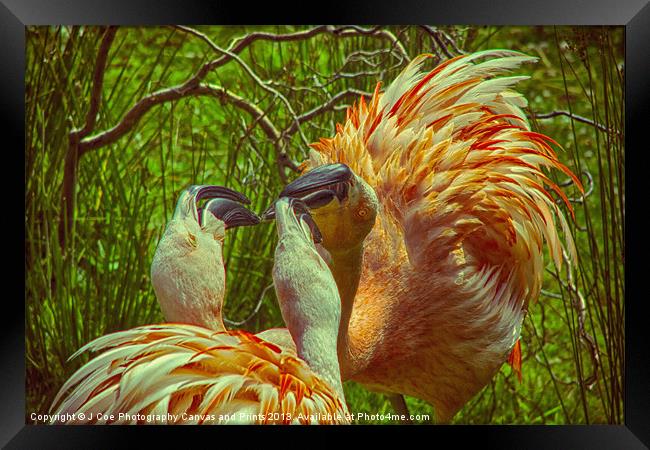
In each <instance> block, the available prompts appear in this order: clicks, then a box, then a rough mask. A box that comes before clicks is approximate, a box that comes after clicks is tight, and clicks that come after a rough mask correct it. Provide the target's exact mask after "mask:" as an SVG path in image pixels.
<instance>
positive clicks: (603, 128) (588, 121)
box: [532, 111, 621, 135]
mask: <svg viewBox="0 0 650 450" xmlns="http://www.w3.org/2000/svg"><path fill="white" fill-rule="evenodd" d="M557 116H566V117H569V118H570V119H573V120H575V121H576V122H582V123H585V124H587V125H591V126H592V127H595V128H597V129H598V130H600V131H603V132H605V133H614V134H619V135H620V134H621V132H620V131H618V130H615V129H613V128H612V129H608V128H607V127H606V126H605V125H602V124H600V123H597V122H595V121H593V120H591V119H587V118H586V117H582V116H579V115H578V114H574V113H571V112H569V111H551V112H548V113H543V114H536V113H532V117H533V118H535V119H552V118H553V117H557Z"/></svg>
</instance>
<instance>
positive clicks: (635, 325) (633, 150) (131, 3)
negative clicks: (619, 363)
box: [0, 0, 650, 449]
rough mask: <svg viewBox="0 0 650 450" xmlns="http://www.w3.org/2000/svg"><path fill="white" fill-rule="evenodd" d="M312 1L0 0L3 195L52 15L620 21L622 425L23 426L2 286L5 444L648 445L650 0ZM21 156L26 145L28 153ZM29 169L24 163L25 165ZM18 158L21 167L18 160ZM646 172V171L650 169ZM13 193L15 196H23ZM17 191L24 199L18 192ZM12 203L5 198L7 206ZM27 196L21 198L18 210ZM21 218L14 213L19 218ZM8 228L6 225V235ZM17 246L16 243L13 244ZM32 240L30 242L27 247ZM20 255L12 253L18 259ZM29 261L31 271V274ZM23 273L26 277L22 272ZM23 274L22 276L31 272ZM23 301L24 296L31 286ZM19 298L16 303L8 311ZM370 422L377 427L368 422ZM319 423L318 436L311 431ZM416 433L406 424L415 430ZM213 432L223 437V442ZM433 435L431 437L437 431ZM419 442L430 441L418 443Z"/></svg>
mask: <svg viewBox="0 0 650 450" xmlns="http://www.w3.org/2000/svg"><path fill="white" fill-rule="evenodd" d="M304 8H305V5H302V6H289V5H279V4H278V3H277V2H273V3H270V4H266V5H265V4H256V5H255V6H252V4H237V3H236V2H223V1H197V0H184V1H181V2H178V1H177V2H174V1H171V0H164V1H157V2H146V1H143V0H126V1H99V0H86V1H82V0H68V1H65V2H47V1H45V0H2V4H0V48H1V49H2V59H1V61H2V63H3V64H2V65H3V67H2V70H1V71H0V80H1V81H0V90H1V91H2V102H0V110H1V111H2V114H3V115H2V121H1V122H0V123H2V124H4V125H5V131H4V133H3V137H4V139H3V143H4V144H5V145H4V148H5V155H6V157H7V156H9V157H10V158H11V159H15V161H14V162H15V164H16V169H15V170H11V169H9V170H6V171H5V173H6V176H5V177H3V178H4V179H5V183H6V186H5V189H6V190H5V195H4V196H3V197H4V198H6V200H11V198H9V197H12V196H15V195H14V193H15V191H16V186H18V185H19V183H20V182H21V181H22V183H23V187H24V186H25V180H24V176H23V178H22V180H21V173H22V174H24V171H23V172H21V170H20V169H19V168H18V166H19V165H20V164H24V161H23V163H21V158H20V157H19V156H16V157H15V158H14V156H13V155H20V154H21V151H20V149H21V148H23V149H24V127H25V124H24V112H25V106H24V101H25V100H24V71H25V54H24V51H25V26H27V25H54V24H87V25H99V24H123V25H154V24H169V23H187V24H229V23H246V24H255V23H304V22H309V23H329V22H335V23H355V24H357V23H358V24H375V23H425V22H426V23H432V24H472V25H485V24H490V25H551V24H557V25H622V26H625V36H626V67H625V76H626V99H625V101H626V124H625V131H626V135H625V145H626V150H625V154H626V167H625V171H626V186H625V189H626V217H627V227H626V230H625V237H626V241H627V247H626V249H625V265H626V267H625V269H626V270H625V272H626V274H625V283H626V287H627V290H626V299H625V300H626V308H625V310H626V314H625V320H626V324H625V330H626V353H625V356H626V364H625V404H624V408H625V424H624V425H611V426H607V425H593V426H524V425H522V426H430V427H429V426H418V427H408V428H405V427H401V426H395V427H369V426H358V427H343V428H337V429H334V428H332V427H327V428H323V427H318V428H309V429H307V428H303V427H295V428H291V430H288V429H287V428H286V427H276V428H264V429H263V430H262V429H261V428H258V427H256V428H255V429H254V431H255V432H259V433H263V434H264V435H265V436H260V437H259V439H258V437H257V433H254V434H255V438H253V434H252V433H251V431H250V429H249V428H242V427H216V428H218V429H215V428H214V427H212V428H210V427H209V428H206V429H201V430H200V431H199V430H197V428H195V427H191V428H188V427H89V426H82V427H61V426H44V425H25V422H24V421H25V374H24V372H25V342H24V327H25V324H24V321H25V316H24V312H25V311H24V306H23V305H21V304H20V302H19V301H18V300H17V299H19V298H20V297H19V296H18V295H11V294H9V293H8V292H9V291H5V292H6V295H5V296H4V304H5V308H4V309H3V310H2V311H5V316H4V317H3V318H4V321H3V326H2V327H1V328H0V329H1V330H2V333H3V336H2V339H1V340H0V343H1V344H2V347H3V348H2V366H3V367H2V371H0V373H1V374H2V377H1V378H0V379H1V383H0V392H1V397H0V399H1V400H0V444H2V445H6V446H7V448H50V447H57V448H58V447H64V448H70V447H83V448H87V447H91V448H104V447H107V448H115V447H117V446H122V445H123V444H125V443H132V442H134V441H133V439H135V438H136V437H138V438H140V437H144V438H146V439H151V441H150V442H151V443H152V442H153V440H157V441H158V440H160V441H164V442H172V439H184V440H186V442H190V443H191V442H195V440H196V438H197V437H200V438H205V439H208V440H209V441H207V442H213V443H218V442H221V441H222V440H223V439H224V437H225V436H227V437H233V438H235V437H236V438H238V439H246V441H247V442H250V443H251V444H252V445H255V446H257V445H263V444H265V443H266V442H267V441H268V439H271V438H272V439H274V440H277V441H278V442H282V440H283V439H286V438H287V437H289V436H288V433H291V438H292V439H313V436H316V434H320V433H326V434H327V435H332V434H334V433H344V434H342V435H339V436H332V437H331V439H332V440H331V442H332V443H336V442H337V441H341V440H342V439H346V440H347V439H348V438H349V435H348V433H349V432H351V431H352V432H355V431H359V430H360V431H371V434H372V435H374V436H377V437H380V438H381V437H382V436H384V435H385V433H386V432H395V431H398V432H401V433H402V435H403V436H404V437H406V436H408V440H407V441H405V443H406V444H407V445H413V443H415V442H416V440H418V441H420V440H421V439H426V441H424V442H429V444H427V446H429V445H431V446H437V444H436V442H442V441H439V438H442V437H445V438H447V439H449V441H448V442H452V443H453V445H454V446H457V445H461V446H462V444H464V443H477V444H480V445H481V448H492V447H496V448H571V449H577V448H585V449H597V448H625V449H632V448H647V446H648V445H650V383H649V379H650V378H649V374H650V365H649V364H648V361H649V360H650V349H649V346H648V329H650V327H648V326H647V325H646V321H647V320H648V315H646V314H644V309H646V308H645V304H647V302H648V299H647V294H646V291H647V288H645V287H644V285H643V283H644V281H645V280H644V274H645V264H644V255H645V252H646V249H647V246H645V245H643V244H644V243H645V242H644V233H645V232H646V230H644V227H643V223H644V222H643V221H644V216H645V214H644V211H643V209H644V207H643V205H644V204H645V203H646V202H644V201H643V194H644V192H643V182H644V181H645V180H644V175H645V171H644V168H645V167H648V165H647V164H646V163H647V153H648V151H649V150H650V149H648V148H647V147H648V144H647V138H646V136H645V135H644V133H645V132H646V129H647V128H648V127H647V118H648V114H647V112H648V110H649V109H650V106H649V105H650V98H649V97H650V96H649V92H650V75H649V74H650V4H648V2H647V0H618V1H616V2H614V1H605V0H546V1H544V2H535V3H525V2H521V1H519V2H516V1H514V0H508V1H506V0H498V1H497V0H492V1H490V2H484V1H481V0H455V1H453V2H447V3H444V4H443V3H441V2H430V3H427V4H424V2H422V1H416V0H401V1H400V2H390V1H383V2H373V3H369V2H368V3H365V4H359V3H356V4H343V3H341V4H336V2H326V3H322V4H316V3H314V4H313V5H312V8H313V10H312V11H309V12H306V11H305V9H304ZM23 155H24V153H23ZM23 167H24V166H23ZM12 168H13V167H12ZM646 178H647V175H646ZM15 197H16V198H17V197H18V196H15ZM16 201H17V200H16ZM6 203H8V202H5V204H6ZM19 207H20V205H16V209H18V208H19ZM23 210H24V204H23ZM3 217H4V218H5V220H6V222H10V223H12V224H13V223H15V225H16V228H17V230H15V232H14V233H12V235H8V234H4V238H5V239H4V240H5V241H6V244H7V245H4V246H3V248H4V250H5V252H6V253H5V255H4V256H5V258H7V259H8V258H10V257H13V255H14V254H13V252H14V251H15V253H16V256H15V258H16V260H19V255H18V252H20V251H21V249H20V248H19V245H20V244H19V240H18V239H16V238H15V233H17V234H18V235H19V236H20V235H23V237H24V232H25V231H24V222H23V223H20V222H19V220H18V219H17V218H18V217H21V218H24V217H25V216H24V214H23V215H22V216H20V215H19V214H16V213H15V212H14V211H13V208H12V209H11V210H9V209H7V210H6V212H5V214H4V215H3ZM12 217H15V218H16V219H15V221H12V220H11V218H12ZM0 236H2V235H0ZM11 244H13V245H14V246H15V248H14V247H12V246H11ZM23 250H24V247H23ZM12 260H13V258H12ZM24 267H25V266H24V265H23V272H24ZM5 270H6V272H5V273H6V274H7V275H8V276H7V277H6V278H5V284H6V285H12V284H13V285H16V290H19V289H20V286H19V282H18V281H17V280H19V274H18V273H16V274H15V275H14V274H13V273H12V271H16V272H20V267H19V266H18V264H15V263H13V264H8V268H7V269H5ZM23 275H25V274H24V273H23ZM23 280H24V277H23ZM23 299H24V296H23ZM11 304H15V306H17V308H18V310H17V311H18V312H17V313H13V314H12V313H10V312H8V311H9V310H8V309H7V308H8V306H9V305H11ZM369 429H370V430H369ZM314 433H316V434H314ZM407 433H408V434H407ZM215 439H216V440H215ZM433 439H435V441H434V440H433ZM421 442H422V441H421Z"/></svg>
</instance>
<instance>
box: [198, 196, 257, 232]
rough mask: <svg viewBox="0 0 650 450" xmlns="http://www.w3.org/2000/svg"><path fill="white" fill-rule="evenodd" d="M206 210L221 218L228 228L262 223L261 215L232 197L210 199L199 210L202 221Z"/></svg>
mask: <svg viewBox="0 0 650 450" xmlns="http://www.w3.org/2000/svg"><path fill="white" fill-rule="evenodd" d="M244 198H245V197H244ZM247 200H248V199H247ZM206 212H210V213H212V215H213V216H215V217H216V218H217V219H219V220H221V221H222V222H223V223H224V224H225V225H226V229H228V228H235V227H244V226H247V225H257V224H258V223H260V217H259V216H258V215H257V214H255V213H254V212H253V211H251V210H249V209H248V208H246V207H244V206H243V205H242V204H241V203H239V202H238V201H234V200H232V199H231V198H213V199H212V200H209V201H208V202H207V203H206V204H205V206H204V207H203V208H201V209H200V210H199V216H200V217H201V222H203V214H205V213H206Z"/></svg>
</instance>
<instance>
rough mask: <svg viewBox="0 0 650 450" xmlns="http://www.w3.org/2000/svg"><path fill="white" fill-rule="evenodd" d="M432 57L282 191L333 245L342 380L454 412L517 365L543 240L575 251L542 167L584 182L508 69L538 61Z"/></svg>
mask: <svg viewBox="0 0 650 450" xmlns="http://www.w3.org/2000/svg"><path fill="white" fill-rule="evenodd" d="M430 56H431V55H421V56H418V57H416V58H415V59H414V60H413V61H412V62H411V63H410V64H409V65H408V66H407V67H406V68H405V69H404V70H403V71H402V72H401V74H399V76H398V77H397V78H396V79H395V80H394V81H393V82H392V83H391V84H390V85H389V86H388V88H387V89H386V90H385V92H383V93H382V92H380V84H378V85H377V87H376V89H375V92H374V94H373V96H372V98H371V99H370V100H369V101H368V102H366V101H365V100H364V98H363V97H361V99H360V101H359V103H358V104H357V103H355V104H354V105H353V106H352V107H351V108H349V109H348V111H347V119H346V122H345V123H344V124H343V125H340V124H337V127H336V134H335V135H334V137H333V138H326V139H321V140H320V141H319V142H318V143H315V144H312V149H311V150H310V155H309V158H308V159H307V160H306V161H305V162H304V163H303V164H302V169H303V173H304V174H303V175H302V176H301V177H299V178H298V179H296V180H295V181H294V182H292V183H290V184H289V185H287V186H286V187H285V188H284V190H283V191H282V192H281V193H280V196H291V197H297V198H303V199H304V200H305V202H306V203H307V205H308V206H310V207H311V208H312V216H313V219H314V221H315V222H316V224H317V226H318V228H319V229H320V231H321V233H322V239H323V242H322V245H323V246H324V248H325V249H326V250H327V251H328V252H329V254H330V255H331V260H330V267H331V269H332V273H333V275H334V278H335V280H336V283H337V285H338V287H339V292H340V294H341V301H342V304H343V311H342V317H343V319H342V321H341V324H342V326H341V329H340V335H339V361H340V364H341V371H342V378H343V379H344V380H348V379H351V380H354V381H357V382H359V383H361V384H362V385H364V386H366V387H367V388H369V389H371V390H376V391H380V392H384V393H387V394H389V395H393V396H395V395H410V396H413V397H416V398H419V399H423V400H425V401H427V402H428V403H430V404H431V405H433V408H434V416H435V419H436V421H437V422H439V423H445V422H449V421H450V420H451V418H452V417H453V416H454V415H455V413H456V412H457V411H458V410H459V409H460V408H461V407H462V406H463V405H464V404H465V403H466V402H467V401H469V400H470V399H471V398H472V397H473V396H474V395H476V394H477V393H478V392H479V391H480V390H481V389H482V388H483V387H484V386H485V385H486V384H487V383H488V382H489V381H490V380H491V379H492V377H493V376H494V375H495V374H496V372H497V371H498V370H499V368H500V367H501V366H502V364H503V363H504V362H506V360H508V361H509V362H510V363H511V364H512V366H513V369H514V370H515V371H516V372H517V373H518V374H519V375H520V374H521V352H520V345H519V337H520V334H521V326H522V321H523V319H524V317H525V315H526V313H527V310H528V306H529V303H530V302H531V301H535V300H536V299H537V298H538V296H539V293H540V289H541V282H542V272H543V267H544V261H543V249H544V242H546V244H547V245H548V248H549V254H550V256H551V258H552V260H553V262H554V263H555V264H556V265H557V266H558V267H559V266H561V264H562V254H563V251H566V252H567V253H568V254H569V255H570V258H571V259H572V260H573V261H575V258H576V257H575V253H576V252H575V246H574V243H573V239H572V236H571V232H570V230H569V226H568V224H567V221H566V219H565V216H564V214H563V212H562V211H561V209H560V207H559V206H558V204H557V203H556V201H555V200H554V198H553V197H552V196H551V195H550V193H549V191H554V192H555V193H556V194H557V195H559V196H560V197H561V198H562V200H563V201H564V203H565V204H566V206H567V207H568V209H569V211H570V212H571V214H572V215H573V210H572V209H571V205H570V203H569V202H568V200H567V197H566V196H565V195H564V193H563V192H562V191H561V190H560V189H559V188H558V186H557V185H556V184H555V183H554V182H553V181H551V180H550V179H549V177H548V176H547V175H546V174H545V173H544V171H543V169H544V168H547V169H553V170H558V171H559V172H561V173H564V174H566V175H567V176H569V177H570V178H571V179H572V180H573V182H574V183H575V185H576V186H577V187H578V188H579V189H580V190H581V191H582V186H581V184H580V182H579V180H578V179H577V178H576V176H575V175H574V174H573V173H572V172H571V171H570V170H569V169H568V168H567V167H566V166H564V165H563V164H562V163H561V162H560V161H559V160H558V158H557V156H556V154H555V152H554V150H553V148H552V146H551V144H556V145H557V143H555V142H554V141H553V140H552V139H550V138H549V137H547V136H544V135H542V134H539V133H536V132H532V131H531V129H530V126H529V124H528V121H527V119H526V117H525V115H524V113H523V111H522V110H521V108H523V107H525V106H526V100H525V98H524V97H523V96H522V95H521V94H519V93H517V92H515V91H514V90H513V89H512V87H513V86H514V85H515V84H516V83H517V82H519V81H521V80H523V79H525V78H527V77H521V76H504V75H505V74H507V73H508V72H511V71H512V70H514V69H517V68H518V67H519V66H520V65H521V64H522V63H526V62H531V61H534V60H535V58H531V57H529V56H526V55H524V54H521V53H518V52H514V51H507V50H488V51H483V52H478V53H473V54H467V55H461V56H458V57H456V58H453V59H450V60H448V61H446V62H444V63H442V64H440V65H439V66H438V67H436V68H434V69H433V70H431V71H429V72H425V71H423V70H422V65H423V63H424V62H425V60H426V59H427V58H428V57H430ZM545 185H546V186H548V187H546V186H545ZM375 196H376V198H377V199H378V201H374V199H373V197H375ZM369 199H370V200H371V201H369ZM272 215H273V209H272V208H270V209H269V210H267V212H266V213H265V214H264V215H263V218H269V217H272ZM558 223H559V225H560V226H561V229H562V232H563V234H564V240H563V241H562V240H561V239H560V237H559V232H558V230H557V228H558ZM368 229H371V231H370V232H369V233H368V231H367V230H368ZM509 355H510V356H509Z"/></svg>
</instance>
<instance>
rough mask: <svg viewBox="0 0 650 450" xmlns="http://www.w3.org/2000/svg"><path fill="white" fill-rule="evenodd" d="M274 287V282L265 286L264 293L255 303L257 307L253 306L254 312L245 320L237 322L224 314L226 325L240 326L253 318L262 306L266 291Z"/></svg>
mask: <svg viewBox="0 0 650 450" xmlns="http://www.w3.org/2000/svg"><path fill="white" fill-rule="evenodd" d="M272 287H273V283H271V284H269V285H268V286H266V287H265V288H264V290H263V291H262V294H261V295H260V297H259V298H258V300H257V304H256V305H255V308H253V312H252V313H251V314H250V315H249V316H248V317H247V318H245V319H244V320H241V321H239V322H235V321H234V320H230V319H228V318H226V317H225V316H224V318H223V321H224V323H225V324H226V325H228V326H231V327H240V326H242V325H244V324H245V323H246V322H248V321H249V320H251V319H252V318H253V317H255V316H256V315H257V313H258V312H259V310H260V308H261V307H262V301H263V300H264V296H265V295H266V292H267V291H268V290H269V289H271V288H272Z"/></svg>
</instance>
